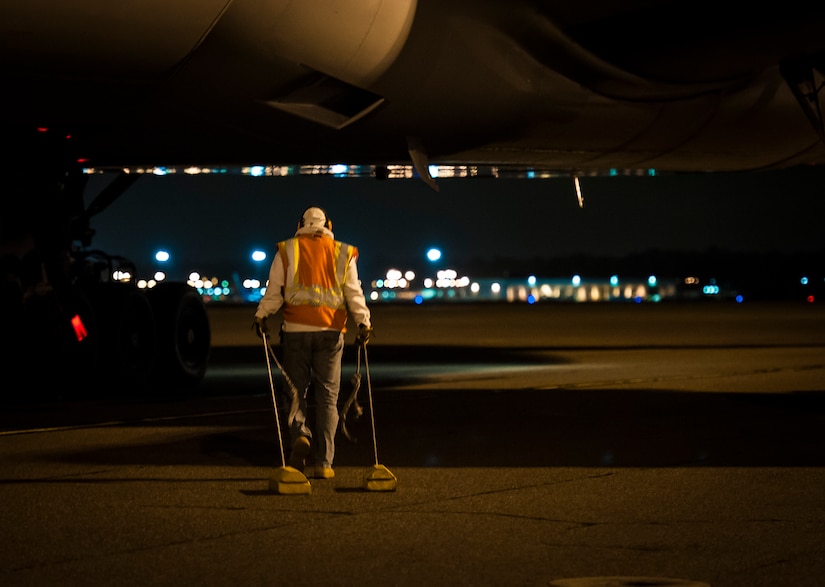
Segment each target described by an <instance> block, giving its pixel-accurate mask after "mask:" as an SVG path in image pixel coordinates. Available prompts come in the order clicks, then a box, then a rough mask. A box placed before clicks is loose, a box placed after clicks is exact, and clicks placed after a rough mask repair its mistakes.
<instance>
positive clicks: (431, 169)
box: [428, 165, 438, 179]
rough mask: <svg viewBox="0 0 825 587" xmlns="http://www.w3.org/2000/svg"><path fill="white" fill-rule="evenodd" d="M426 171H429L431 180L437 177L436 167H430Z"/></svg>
mask: <svg viewBox="0 0 825 587" xmlns="http://www.w3.org/2000/svg"><path fill="white" fill-rule="evenodd" d="M428 169H429V171H430V177H432V178H433V179H435V178H437V177H438V165H430V166H429V167H428Z"/></svg>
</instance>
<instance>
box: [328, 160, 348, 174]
mask: <svg viewBox="0 0 825 587" xmlns="http://www.w3.org/2000/svg"><path fill="white" fill-rule="evenodd" d="M329 171H330V173H332V174H333V175H346V174H347V172H348V171H349V167H347V166H346V165H344V164H343V163H338V164H336V165H333V166H332V167H330V168H329Z"/></svg>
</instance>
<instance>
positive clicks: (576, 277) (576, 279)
mask: <svg viewBox="0 0 825 587" xmlns="http://www.w3.org/2000/svg"><path fill="white" fill-rule="evenodd" d="M571 281H572V282H573V285H574V286H576V287H578V286H580V285H581V283H582V276H581V275H574V276H573V279H572V280H571Z"/></svg>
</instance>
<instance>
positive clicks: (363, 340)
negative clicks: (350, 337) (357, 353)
mask: <svg viewBox="0 0 825 587" xmlns="http://www.w3.org/2000/svg"><path fill="white" fill-rule="evenodd" d="M371 338H372V327H370V326H367V325H366V324H359V325H358V334H356V335H355V342H356V343H357V344H359V345H361V346H365V345H366V344H367V343H368V342H369V341H370V339H371Z"/></svg>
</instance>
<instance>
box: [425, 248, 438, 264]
mask: <svg viewBox="0 0 825 587" xmlns="http://www.w3.org/2000/svg"><path fill="white" fill-rule="evenodd" d="M440 258H441V251H440V250H439V249H436V248H432V249H430V250H429V251H427V259H429V260H430V261H438V260H439V259H440Z"/></svg>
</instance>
